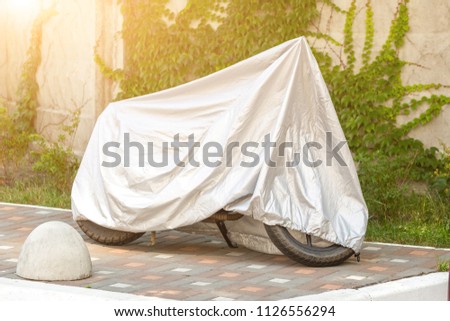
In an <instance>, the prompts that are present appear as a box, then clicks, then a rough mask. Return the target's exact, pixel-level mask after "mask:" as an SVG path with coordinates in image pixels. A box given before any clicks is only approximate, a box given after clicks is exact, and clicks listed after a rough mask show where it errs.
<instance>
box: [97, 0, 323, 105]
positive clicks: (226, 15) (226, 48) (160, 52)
mask: <svg viewBox="0 0 450 321" xmlns="http://www.w3.org/2000/svg"><path fill="white" fill-rule="evenodd" d="M168 2H169V1H168V0H139V1H135V0H124V1H123V2H122V7H121V9H122V14H123V17H124V22H123V28H122V36H123V39H124V43H125V64H124V65H125V67H124V69H123V70H115V71H113V70H111V69H110V68H108V66H106V65H105V64H104V63H103V62H102V60H101V58H100V57H99V56H98V55H97V56H96V61H97V63H98V64H99V65H100V67H101V68H102V70H103V72H104V73H105V75H108V76H110V77H112V78H113V79H115V80H119V81H120V88H121V92H120V94H119V96H118V97H117V98H118V99H122V98H127V97H133V96H137V95H142V94H147V93H151V92H155V91H159V90H162V89H165V88H169V87H173V86H176V85H179V84H182V83H185V82H188V81H190V80H193V79H196V78H199V77H202V76H205V75H208V74H210V73H213V72H215V71H218V70H220V69H223V68H225V67H227V66H229V65H232V64H234V63H236V62H238V61H240V60H243V59H246V58H248V57H250V56H252V55H254V54H256V53H259V52H261V51H263V50H265V49H268V48H270V47H273V46H275V45H278V44H280V43H282V42H284V41H287V40H290V39H293V38H296V37H298V36H299V35H304V34H306V33H307V30H308V27H309V26H310V23H311V21H312V20H313V19H315V18H317V17H318V14H319V13H318V10H317V7H316V0H302V1H298V0H283V1H277V2H274V1H265V0H247V1H239V0H231V1H221V0H209V1H204V0H190V1H188V3H187V6H186V7H185V8H184V9H183V10H182V11H181V12H179V13H178V14H177V15H175V14H174V13H173V12H171V11H170V10H168V9H167V8H166V5H167V3H168ZM215 28H217V29H215ZM317 36H319V35H317Z"/></svg>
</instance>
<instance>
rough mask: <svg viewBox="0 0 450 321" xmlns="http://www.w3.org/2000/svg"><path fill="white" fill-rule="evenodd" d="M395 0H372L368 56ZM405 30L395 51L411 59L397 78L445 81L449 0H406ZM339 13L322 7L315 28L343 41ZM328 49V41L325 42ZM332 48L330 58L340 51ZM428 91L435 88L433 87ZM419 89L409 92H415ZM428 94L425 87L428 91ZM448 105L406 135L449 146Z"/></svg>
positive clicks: (361, 12)
mask: <svg viewBox="0 0 450 321" xmlns="http://www.w3.org/2000/svg"><path fill="white" fill-rule="evenodd" d="M334 2H335V3H336V4H338V5H339V6H340V7H341V8H343V9H347V8H349V7H350V4H351V0H334ZM365 3H366V0H358V1H357V16H356V18H355V25H354V39H355V51H356V56H357V57H358V58H359V60H358V61H357V66H358V63H359V64H360V62H361V59H360V57H361V52H362V48H363V46H364V39H365V17H366V11H365ZM397 3H398V1H397V0H372V8H373V11H374V27H375V37H374V49H373V52H372V56H373V57H374V56H375V54H376V52H377V51H378V50H380V49H381V46H382V45H383V44H384V42H385V40H386V38H387V35H388V32H389V28H390V25H391V21H392V18H393V17H394V14H395V12H396V8H397ZM408 8H409V16H410V30H409V32H408V33H407V35H406V39H405V44H404V46H403V47H402V48H401V50H400V57H401V58H402V59H404V60H406V61H408V62H412V63H414V64H418V65H420V66H421V67H419V66H417V65H407V66H405V68H404V70H403V73H402V79H403V80H404V83H405V84H406V85H412V84H417V83H441V84H444V85H450V19H449V17H450V1H449V0H427V1H424V0H410V3H409V6H408ZM344 23H345V17H344V15H341V14H337V13H333V14H332V13H331V11H330V10H329V9H327V7H324V9H323V14H322V18H321V21H320V23H319V28H318V29H319V30H320V31H322V32H325V33H328V34H330V35H332V36H333V37H334V38H335V39H337V40H338V41H341V42H343V39H344V34H343V32H342V31H343V28H344ZM310 43H311V44H314V45H316V46H322V47H325V46H324V43H323V41H316V42H314V40H313V39H310ZM327 48H328V50H329V51H330V52H332V51H331V49H330V47H327ZM333 50H334V51H335V52H336V53H337V55H336V54H332V56H333V57H334V59H335V62H338V61H339V58H338V56H339V55H341V54H342V58H343V57H344V55H343V53H342V52H341V50H340V48H337V47H333ZM433 93H436V91H435V92H433ZM437 93H442V94H446V95H450V89H449V88H441V89H440V90H439V91H437ZM423 94H424V93H418V94H414V95H413V97H414V96H415V97H420V96H421V95H423ZM430 94H431V92H430ZM422 111H423V109H419V110H418V111H416V112H414V113H411V115H409V116H400V117H399V119H398V120H399V123H400V124H402V123H404V122H406V121H408V120H410V119H412V118H413V117H414V116H418V115H419V114H420V112H422ZM449 128H450V108H449V106H446V107H444V110H443V112H442V113H441V115H440V116H439V117H438V118H436V119H434V120H432V121H431V122H430V123H429V124H427V125H425V126H422V127H419V128H417V129H414V130H413V131H412V132H411V133H410V135H411V136H412V137H415V138H418V139H420V140H422V141H423V142H424V143H425V145H426V146H437V147H442V144H446V145H447V146H450V135H449Z"/></svg>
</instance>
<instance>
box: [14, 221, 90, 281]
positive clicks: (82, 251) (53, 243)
mask: <svg viewBox="0 0 450 321" xmlns="http://www.w3.org/2000/svg"><path fill="white" fill-rule="evenodd" d="M91 273H92V262H91V256H90V255H89V250H88V249H87V247H86V244H84V241H83V239H82V238H81V236H80V234H78V232H77V231H76V230H75V229H74V228H73V227H71V226H70V225H69V224H66V223H63V222H58V221H51V222H47V223H44V224H41V225H39V226H38V227H36V228H35V229H34V230H33V231H32V232H31V233H30V235H28V237H27V239H26V241H25V243H24V245H23V246H22V250H21V252H20V255H19V260H18V262H17V269H16V274H17V275H18V276H20V277H23V278H26V279H31V280H45V281H69V280H80V279H85V278H87V277H90V276H91Z"/></svg>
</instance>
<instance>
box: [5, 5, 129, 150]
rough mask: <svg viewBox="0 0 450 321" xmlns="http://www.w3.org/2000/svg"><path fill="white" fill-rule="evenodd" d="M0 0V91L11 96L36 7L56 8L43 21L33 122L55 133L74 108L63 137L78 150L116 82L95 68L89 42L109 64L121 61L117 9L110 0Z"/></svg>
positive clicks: (41, 129) (13, 96) (51, 134)
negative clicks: (75, 122)
mask: <svg viewBox="0 0 450 321" xmlns="http://www.w3.org/2000/svg"><path fill="white" fill-rule="evenodd" d="M19 2H22V4H19V3H18V2H17V1H15V0H0V34H1V35H2V36H1V37H0V82H1V84H2V86H0V97H2V98H4V99H6V100H8V101H10V102H14V101H15V100H16V99H17V97H16V91H17V86H18V83H19V77H20V71H21V66H22V64H23V63H24V61H25V58H26V56H25V53H26V50H27V48H28V45H29V34H30V30H31V26H32V23H33V20H34V19H35V17H36V16H37V14H38V12H39V10H41V9H42V8H47V7H48V6H51V5H52V2H53V3H54V5H55V10H56V12H57V14H56V15H55V16H54V17H52V18H51V19H50V20H49V21H48V22H47V23H46V24H45V26H44V30H43V37H42V63H41V66H40V68H39V70H38V74H37V80H38V83H39V87H40V88H39V96H38V101H39V109H38V117H37V122H36V128H37V130H38V131H39V132H41V133H43V134H44V135H46V136H47V137H50V138H56V137H57V135H58V134H59V133H60V129H61V124H62V123H64V122H67V121H69V120H70V118H71V117H72V116H73V113H74V111H75V110H77V109H80V110H81V115H80V123H79V127H78V130H77V132H76V134H75V137H72V138H70V139H68V141H67V143H70V144H73V148H74V150H75V151H76V152H77V154H80V155H81V154H82V152H83V150H84V148H85V146H86V144H87V142H88V139H89V136H90V134H91V131H92V128H93V126H94V124H95V120H96V118H97V116H98V115H99V113H100V112H101V111H102V110H103V108H104V107H105V105H106V104H107V103H108V102H109V101H110V100H111V99H112V97H113V93H114V91H115V90H116V89H117V86H114V85H113V84H111V82H110V81H108V80H106V79H104V77H103V76H102V75H101V74H100V72H99V71H98V68H97V66H96V64H95V63H94V59H93V57H94V47H95V46H96V45H97V50H98V52H99V53H100V54H101V55H102V56H103V57H104V59H105V60H106V61H107V62H108V63H109V64H111V65H113V66H116V67H120V66H121V65H122V51H123V50H122V42H121V40H120V37H118V36H117V32H118V31H119V29H120V26H121V15H120V10H119V8H118V6H117V1H115V0H96V1H93V0H56V1H47V0H21V1H19Z"/></svg>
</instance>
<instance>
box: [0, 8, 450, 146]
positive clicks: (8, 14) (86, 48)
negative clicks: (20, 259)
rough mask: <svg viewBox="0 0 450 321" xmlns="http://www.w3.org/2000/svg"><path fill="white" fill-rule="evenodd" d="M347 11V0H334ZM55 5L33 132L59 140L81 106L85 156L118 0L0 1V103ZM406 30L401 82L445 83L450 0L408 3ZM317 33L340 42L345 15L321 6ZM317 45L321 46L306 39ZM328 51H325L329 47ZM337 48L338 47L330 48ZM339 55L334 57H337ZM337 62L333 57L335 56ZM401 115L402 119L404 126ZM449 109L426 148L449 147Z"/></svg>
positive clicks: (114, 52)
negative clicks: (38, 21) (34, 31)
mask: <svg viewBox="0 0 450 321" xmlns="http://www.w3.org/2000/svg"><path fill="white" fill-rule="evenodd" d="M335 2H336V3H337V4H338V5H339V6H341V7H342V8H348V7H349V5H350V2H351V0H335ZM372 2H373V8H374V13H375V17H374V18H375V30H376V34H375V48H374V50H375V51H376V50H377V48H378V49H379V48H380V47H381V45H382V44H383V42H384V40H385V38H386V35H387V32H388V29H389V26H390V22H391V20H392V17H393V15H394V12H395V8H396V3H397V0H376V1H372ZM51 3H54V4H55V8H56V11H57V12H58V14H57V15H56V16H55V17H53V18H52V19H51V20H50V21H49V22H48V23H47V24H46V25H45V28H44V34H43V41H42V57H43V58H42V59H43V60H42V65H41V66H40V69H39V72H38V75H37V77H38V82H39V85H40V93H39V106H40V107H39V111H38V120H37V124H36V126H37V129H38V130H39V131H41V132H43V133H44V134H46V135H47V136H49V137H56V136H57V134H58V130H59V128H60V126H59V125H58V124H60V123H61V122H63V121H64V120H65V119H68V117H70V115H71V114H72V113H73V111H74V110H76V109H77V108H81V121H80V126H79V128H78V131H77V133H76V136H75V137H74V140H73V146H74V149H75V150H76V151H77V152H78V154H82V152H83V150H84V147H85V146H86V144H87V141H88V139H89V135H90V133H91V130H92V128H93V126H94V123H95V119H96V117H97V116H98V115H99V113H100V112H101V111H102V110H103V108H104V107H105V106H106V105H107V103H108V102H109V101H110V100H111V99H112V97H113V96H114V93H115V92H116V91H117V84H112V83H111V82H110V81H108V80H105V79H104V77H103V76H102V75H101V73H100V72H99V70H98V68H97V67H96V65H95V63H94V61H93V52H94V46H96V45H97V50H98V52H99V53H100V54H101V55H102V57H103V58H104V59H105V60H106V62H107V63H108V64H109V65H111V66H113V67H115V68H117V67H121V65H122V60H123V57H122V55H123V44H122V41H121V40H120V35H119V34H118V32H119V31H120V28H121V23H122V17H121V15H120V10H119V8H118V6H117V1H116V0H64V1H63V0H53V1H51V0H20V1H17V0H0V34H1V36H0V84H1V86H0V98H4V99H7V100H8V101H14V100H16V90H17V85H18V81H19V76H20V71H21V65H22V64H23V62H24V60H25V53H26V50H27V47H28V42H29V34H30V29H31V25H32V22H33V20H34V18H35V17H36V15H37V13H38V12H39V10H41V9H42V8H44V7H46V6H49V5H51ZM185 4H186V0H172V1H171V3H170V7H171V9H172V10H173V11H175V12H178V11H179V10H180V9H181V8H182V7H183V6H184V5H185ZM364 4H365V0H359V1H358V8H359V9H360V10H359V11H358V15H357V18H356V24H355V39H356V40H357V43H358V45H357V46H356V51H357V54H358V53H360V52H361V48H362V45H363V42H364V19H365V11H364ZM409 7H410V24H411V30H410V32H409V33H408V35H407V39H406V44H405V46H404V48H403V49H402V50H401V53H400V54H401V57H402V58H404V59H406V60H408V61H411V62H415V63H418V64H420V65H422V66H424V67H417V66H408V67H406V68H405V72H404V74H403V78H404V80H405V82H406V83H408V84H413V83H417V82H421V83H426V82H441V83H444V84H449V85H450V77H449V75H450V50H448V49H450V19H448V17H449V16H450V1H448V0H428V1H423V0H411V1H410V6H409ZM322 13H323V14H322V18H321V21H320V22H318V28H319V29H320V30H321V31H324V32H328V33H330V34H331V35H332V36H333V37H335V38H337V39H339V40H342V38H343V34H342V30H343V25H344V17H343V16H342V15H339V14H336V13H334V14H333V15H332V14H331V12H330V11H329V10H328V9H327V8H326V7H324V9H323V11H322ZM311 44H314V45H315V46H317V47H320V46H323V45H324V44H323V43H321V42H320V41H319V42H315V43H313V42H311ZM328 50H330V48H328ZM335 50H339V49H335ZM338 54H339V52H338ZM335 58H336V61H338V57H337V56H335ZM441 92H443V93H446V94H449V95H450V90H449V89H444V90H442V91H441ZM406 120H407V118H406V117H404V118H403V119H401V121H406ZM449 125H450V110H449V109H448V108H447V109H446V110H444V112H443V113H442V115H441V116H439V118H437V119H435V120H434V121H432V122H431V123H430V124H428V125H427V126H425V127H423V128H419V129H416V130H414V131H413V132H412V135H413V136H414V137H417V138H420V139H421V140H422V141H424V143H425V144H426V145H428V146H431V145H434V146H439V145H440V144H441V143H445V144H447V145H450V135H448V128H449V127H450V126H449Z"/></svg>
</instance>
